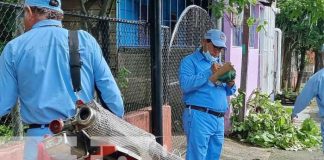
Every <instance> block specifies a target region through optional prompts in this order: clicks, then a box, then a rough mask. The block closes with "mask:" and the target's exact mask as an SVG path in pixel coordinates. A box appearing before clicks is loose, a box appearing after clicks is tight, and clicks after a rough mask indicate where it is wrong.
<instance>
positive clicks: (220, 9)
mask: <svg viewBox="0 0 324 160" xmlns="http://www.w3.org/2000/svg"><path fill="white" fill-rule="evenodd" d="M256 4H257V0H229V1H228V4H225V2H224V0H219V1H213V2H212V3H211V4H210V5H209V9H212V14H213V16H214V17H216V18H217V19H218V18H221V17H223V15H224V11H226V12H227V13H233V14H240V13H242V12H243V10H244V7H248V6H249V5H256ZM247 24H248V26H249V27H252V26H253V25H254V24H258V27H257V31H258V32H259V31H260V30H261V29H264V26H265V25H267V22H265V21H263V22H262V23H260V22H259V20H257V19H256V18H255V17H249V18H248V20H247Z"/></svg>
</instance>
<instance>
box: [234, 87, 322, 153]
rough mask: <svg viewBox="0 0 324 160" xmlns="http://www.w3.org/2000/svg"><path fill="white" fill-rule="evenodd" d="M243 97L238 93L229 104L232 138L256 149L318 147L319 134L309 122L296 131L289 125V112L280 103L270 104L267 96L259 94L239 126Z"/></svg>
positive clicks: (251, 101)
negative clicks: (231, 110)
mask: <svg viewBox="0 0 324 160" xmlns="http://www.w3.org/2000/svg"><path fill="white" fill-rule="evenodd" d="M243 94H244V93H243V92H241V91H239V95H238V96H236V97H235V98H233V99H232V100H231V104H232V106H233V116H232V117H231V121H232V125H233V135H234V136H235V137H237V138H239V139H241V140H242V141H244V142H248V143H251V144H254V145H257V146H261V147H278V148H282V149H286V150H299V149H303V148H310V147H317V146H319V144H320V143H321V136H320V130H319V128H318V127H317V126H316V124H315V122H314V121H313V120H312V119H307V120H305V121H304V122H303V124H302V126H301V128H300V129H298V128H297V127H296V126H295V125H294V124H292V123H291V120H290V115H291V111H292V110H291V109H287V108H284V107H283V106H282V105H281V104H280V102H279V101H275V102H272V101H271V100H270V99H269V96H268V95H265V94H262V93H260V92H259V91H256V92H255V93H254V98H252V99H251V100H250V101H249V103H248V105H247V106H248V113H249V115H248V116H247V117H246V119H245V120H244V122H239V121H238V116H239V110H240V108H241V107H242V102H243V101H242V97H243Z"/></svg>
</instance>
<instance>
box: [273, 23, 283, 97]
mask: <svg viewBox="0 0 324 160" xmlns="http://www.w3.org/2000/svg"><path fill="white" fill-rule="evenodd" d="M275 32H276V33H277V39H276V40H277V48H276V49H277V53H278V55H277V68H276V70H277V71H276V72H277V75H276V78H277V84H276V92H277V93H281V64H282V59H281V54H282V53H281V41H282V32H281V30H280V29H279V28H275Z"/></svg>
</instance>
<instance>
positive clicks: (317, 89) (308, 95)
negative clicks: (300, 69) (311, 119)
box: [292, 69, 324, 118]
mask: <svg viewBox="0 0 324 160" xmlns="http://www.w3.org/2000/svg"><path fill="white" fill-rule="evenodd" d="M314 97H316V101H317V105H318V108H319V116H320V117H321V118H324V69H321V70H319V71H318V72H316V73H315V74H314V75H313V76H311V77H310V78H309V80H308V81H307V82H306V84H305V86H304V88H303V90H302V91H301V93H300V94H299V95H298V97H297V99H296V102H295V104H294V109H293V112H292V115H293V116H296V115H297V114H298V113H300V112H301V111H302V110H304V109H305V108H306V107H307V106H308V105H309V103H310V101H311V100H312V99H313V98H314Z"/></svg>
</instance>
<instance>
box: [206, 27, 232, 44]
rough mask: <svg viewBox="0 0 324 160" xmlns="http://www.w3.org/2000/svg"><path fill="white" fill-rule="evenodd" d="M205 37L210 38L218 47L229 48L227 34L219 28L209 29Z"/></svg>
mask: <svg viewBox="0 0 324 160" xmlns="http://www.w3.org/2000/svg"><path fill="white" fill-rule="evenodd" d="M204 38H205V39H210V40H211V41H212V43H213V44H214V46H216V47H223V48H227V47H226V45H225V43H226V36H225V34H224V33H223V32H222V31H220V30H218V29H211V30H209V31H207V33H206V34H205V36H204Z"/></svg>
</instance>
